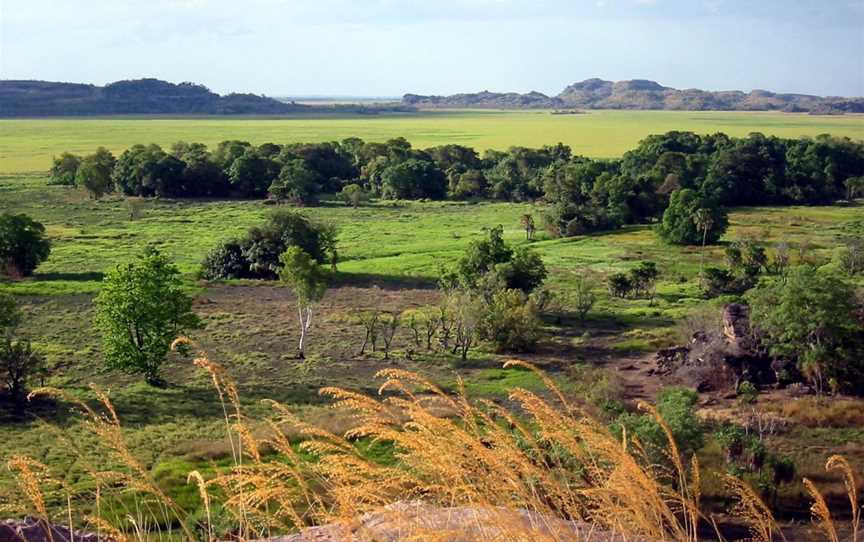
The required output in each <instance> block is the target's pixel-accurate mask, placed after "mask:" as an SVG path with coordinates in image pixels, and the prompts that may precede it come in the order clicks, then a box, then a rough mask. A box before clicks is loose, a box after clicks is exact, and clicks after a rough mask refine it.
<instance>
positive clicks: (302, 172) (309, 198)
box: [270, 159, 321, 205]
mask: <svg viewBox="0 0 864 542" xmlns="http://www.w3.org/2000/svg"><path fill="white" fill-rule="evenodd" d="M317 181H318V174H317V173H315V172H314V171H312V170H311V169H309V167H308V166H306V162H304V161H303V160H300V159H295V160H291V161H289V162H288V163H286V164H285V165H284V166H282V170H281V171H280V172H279V177H278V178H277V179H276V180H275V181H273V184H271V185H270V195H271V196H273V197H274V198H276V199H277V200H280V201H281V200H285V201H290V202H291V203H296V204H298V205H314V204H316V203H318V193H319V192H320V191H321V186H320V185H318V182H317Z"/></svg>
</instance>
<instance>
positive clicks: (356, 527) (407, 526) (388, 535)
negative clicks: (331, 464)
mask: <svg viewBox="0 0 864 542" xmlns="http://www.w3.org/2000/svg"><path fill="white" fill-rule="evenodd" d="M425 539H429V540H436V541H442V542H443V541H452V542H457V541H458V542H485V541H488V540H507V541H510V542H543V541H548V542H552V541H555V542H578V541H582V540H591V541H592V542H625V541H629V542H650V541H649V540H648V539H646V538H640V537H633V536H623V535H618V534H614V533H610V532H604V531H602V530H598V529H597V528H596V527H594V526H592V525H590V524H586V523H578V522H574V521H564V520H561V519H557V518H551V517H548V516H543V515H540V514H536V513H533V512H528V511H526V510H522V511H513V510H504V509H488V508H470V507H452V508H438V507H434V506H429V505H425V504H422V503H416V502H415V503H397V504H394V505H391V506H389V507H387V508H386V509H385V510H382V511H380V512H374V513H369V514H364V515H363V516H361V517H360V518H359V519H358V520H357V521H356V522H353V523H352V524H333V525H325V526H322V527H313V528H310V529H307V530H305V531H303V532H302V533H300V534H295V535H291V536H283V537H279V538H275V539H272V540H271V542H361V541H362V542H368V541H370V540H374V541H375V542H400V541H407V540H425Z"/></svg>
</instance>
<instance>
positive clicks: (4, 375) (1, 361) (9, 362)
mask: <svg viewBox="0 0 864 542" xmlns="http://www.w3.org/2000/svg"><path fill="white" fill-rule="evenodd" d="M44 370H45V360H44V359H43V358H42V356H40V355H39V354H37V353H36V352H35V351H34V350H33V347H32V345H31V344H30V341H24V340H18V341H13V340H12V339H8V338H6V339H0V382H2V383H3V385H4V386H5V387H6V391H7V392H8V393H9V395H10V397H11V399H12V402H13V404H14V405H15V409H16V410H17V411H19V412H20V411H21V410H22V409H23V408H24V403H25V400H24V399H25V397H26V396H27V386H28V383H29V382H30V380H31V379H32V378H33V377H34V376H37V375H39V374H41V373H43V372H44Z"/></svg>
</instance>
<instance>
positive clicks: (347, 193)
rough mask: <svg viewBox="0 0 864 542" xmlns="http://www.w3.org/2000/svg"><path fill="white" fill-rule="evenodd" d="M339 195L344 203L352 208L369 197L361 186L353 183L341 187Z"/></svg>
mask: <svg viewBox="0 0 864 542" xmlns="http://www.w3.org/2000/svg"><path fill="white" fill-rule="evenodd" d="M341 196H342V199H343V200H344V201H345V203H347V204H348V205H350V206H351V207H354V208H357V207H359V206H360V204H361V203H363V202H364V201H366V200H367V199H368V198H369V196H368V195H367V194H366V192H365V191H364V190H363V187H362V186H360V185H359V184H353V183H352V184H349V185H345V186H344V187H343V188H342V192H341Z"/></svg>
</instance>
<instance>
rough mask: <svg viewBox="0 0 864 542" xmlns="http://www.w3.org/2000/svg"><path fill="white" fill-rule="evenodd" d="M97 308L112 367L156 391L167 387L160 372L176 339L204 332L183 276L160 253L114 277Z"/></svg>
mask: <svg viewBox="0 0 864 542" xmlns="http://www.w3.org/2000/svg"><path fill="white" fill-rule="evenodd" d="M95 304H96V321H95V324H96V327H97V328H98V329H99V331H101V333H102V348H103V352H104V355H105V363H106V365H107V366H108V367H110V368H113V369H120V370H123V371H127V372H130V373H134V374H142V375H144V377H145V378H146V380H147V382H148V383H150V384H153V385H159V384H161V383H162V382H163V381H162V378H161V374H160V369H161V367H162V364H163V363H164V361H165V358H166V356H167V355H168V351H169V349H170V347H171V343H172V342H173V341H174V339H176V338H177V337H179V336H181V335H183V334H185V333H187V332H188V331H190V330H193V329H197V328H199V327H200V326H201V321H200V320H199V319H198V317H197V316H196V315H195V314H194V313H193V312H192V298H191V297H189V296H188V295H187V294H186V293H185V292H184V291H183V289H182V282H181V280H180V271H179V270H178V269H177V266H175V265H174V264H173V263H171V261H170V260H169V259H168V257H167V256H165V255H163V254H162V253H160V252H159V251H158V250H156V249H155V248H147V249H146V250H145V251H144V252H143V254H141V255H140V256H139V257H138V258H137V259H136V260H135V261H132V262H128V263H125V264H120V265H118V266H117V267H115V268H114V269H112V270H111V271H109V272H108V273H107V274H106V276H105V280H104V282H103V285H102V290H101V291H100V292H99V295H98V296H96V299H95Z"/></svg>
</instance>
